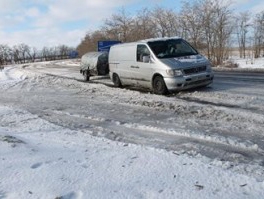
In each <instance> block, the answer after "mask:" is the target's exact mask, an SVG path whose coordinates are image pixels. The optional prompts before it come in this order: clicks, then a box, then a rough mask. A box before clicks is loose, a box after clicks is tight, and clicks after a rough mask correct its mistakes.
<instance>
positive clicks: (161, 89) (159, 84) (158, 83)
mask: <svg viewBox="0 0 264 199" xmlns="http://www.w3.org/2000/svg"><path fill="white" fill-rule="evenodd" d="M153 92H154V93H155V94H158V95H165V94H167V93H168V89H167V87H166V84H165V82H164V80H163V77H161V76H156V77H155V78H154V80H153Z"/></svg>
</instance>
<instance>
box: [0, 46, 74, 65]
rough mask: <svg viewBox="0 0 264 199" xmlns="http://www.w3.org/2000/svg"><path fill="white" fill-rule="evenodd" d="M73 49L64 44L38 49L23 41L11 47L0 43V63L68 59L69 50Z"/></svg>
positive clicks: (72, 50)
mask: <svg viewBox="0 0 264 199" xmlns="http://www.w3.org/2000/svg"><path fill="white" fill-rule="evenodd" d="M74 51H75V48H72V47H68V46H66V45H59V46H55V47H43V48H42V50H40V51H38V50H37V48H35V47H30V46H29V45H27V44H24V43H21V44H18V45H14V46H13V47H10V46H8V45H5V44H0V65H7V64H12V63H15V64H23V63H29V62H36V61H50V60H57V59H68V58H70V54H71V52H74Z"/></svg>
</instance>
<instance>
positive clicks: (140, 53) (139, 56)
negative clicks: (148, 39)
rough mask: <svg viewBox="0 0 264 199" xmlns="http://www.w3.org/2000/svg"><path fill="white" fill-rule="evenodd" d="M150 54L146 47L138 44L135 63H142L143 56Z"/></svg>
mask: <svg viewBox="0 0 264 199" xmlns="http://www.w3.org/2000/svg"><path fill="white" fill-rule="evenodd" d="M149 55H150V52H149V50H148V48H147V46H145V45H142V44H139V45H137V61H138V62H143V56H149Z"/></svg>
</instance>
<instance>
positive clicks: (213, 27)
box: [77, 0, 264, 65]
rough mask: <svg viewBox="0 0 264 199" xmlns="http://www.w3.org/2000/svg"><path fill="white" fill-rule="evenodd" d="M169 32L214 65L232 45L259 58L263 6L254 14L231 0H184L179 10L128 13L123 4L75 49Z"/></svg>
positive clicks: (262, 50) (262, 49) (242, 54)
mask: <svg viewBox="0 0 264 199" xmlns="http://www.w3.org/2000/svg"><path fill="white" fill-rule="evenodd" d="M171 36H180V37H182V38H184V39H186V40H187V41H189V42H190V43H191V44H192V45H193V46H194V47H195V48H197V49H198V50H199V51H200V52H201V53H203V54H205V55H206V56H207V57H208V58H209V59H210V60H211V61H212V62H213V63H214V64H216V65H220V64H222V63H223V61H224V60H226V59H227V58H228V57H229V54H230V49H231V48H232V47H235V46H236V47H238V49H239V55H240V57H244V58H245V57H246V52H247V49H251V51H252V54H253V56H254V57H255V58H258V57H261V56H263V54H264V10H263V11H262V12H260V13H256V14H255V15H254V14H253V15H252V14H250V13H249V12H248V11H246V12H241V13H234V11H233V10H232V8H231V4H227V3H224V1H223V0H196V1H195V2H194V3H189V2H188V1H187V0H185V1H183V4H182V8H181V10H180V11H179V12H175V11H174V10H173V9H166V8H163V7H159V6H157V7H155V8H153V9H151V10H150V9H148V8H143V9H141V10H139V11H138V12H137V13H136V15H131V14H130V13H128V12H127V11H126V10H125V9H124V8H122V9H121V10H119V11H118V12H117V13H115V14H113V15H112V16H111V17H110V18H108V19H105V20H104V23H103V25H102V26H101V27H100V28H99V29H98V30H94V31H90V32H88V33H87V34H86V35H85V37H84V38H83V39H82V41H81V43H80V44H79V45H78V46H77V50H78V52H79V54H80V55H83V54H84V53H86V52H89V51H95V50H97V42H98V41H100V40H119V41H121V42H132V41H137V40H142V39H147V38H155V37H171Z"/></svg>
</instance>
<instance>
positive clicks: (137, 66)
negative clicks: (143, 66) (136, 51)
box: [130, 66, 139, 68]
mask: <svg viewBox="0 0 264 199" xmlns="http://www.w3.org/2000/svg"><path fill="white" fill-rule="evenodd" d="M130 68H139V66H130Z"/></svg>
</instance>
